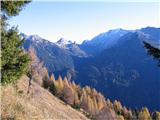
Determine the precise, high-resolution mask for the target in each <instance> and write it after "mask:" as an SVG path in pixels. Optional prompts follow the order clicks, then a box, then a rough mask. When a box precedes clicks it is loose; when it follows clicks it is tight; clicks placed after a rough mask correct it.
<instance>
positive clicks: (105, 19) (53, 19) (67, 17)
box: [9, 0, 160, 43]
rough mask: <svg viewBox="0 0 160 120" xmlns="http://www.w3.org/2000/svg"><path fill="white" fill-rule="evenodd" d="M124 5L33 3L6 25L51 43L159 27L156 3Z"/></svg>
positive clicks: (128, 3)
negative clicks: (113, 32)
mask: <svg viewBox="0 0 160 120" xmlns="http://www.w3.org/2000/svg"><path fill="white" fill-rule="evenodd" d="M113 1H114V2H113ZM126 1H127V0H123V2H116V0H112V2H111V1H110V2H106V1H101V2H96V1H94V2H93V1H92V2H89V1H88V2H71V1H70V2H65V0H63V1H61V2H57V1H54V0H52V1H51V0H50V1H32V3H30V4H28V5H27V6H26V7H25V9H23V11H22V12H21V13H20V14H19V16H16V17H13V18H11V19H10V21H9V22H10V24H11V26H12V25H15V26H16V25H18V29H19V31H20V32H23V33H25V34H28V35H31V34H38V35H39V36H41V37H43V38H45V39H48V40H50V41H53V42H55V41H57V40H59V39H60V38H61V37H63V38H65V39H68V40H72V41H76V42H77V43H81V42H82V41H83V40H86V39H91V38H93V37H94V36H96V35H97V34H99V33H101V32H106V31H108V30H109V29H115V28H124V29H137V28H141V27H146V26H154V27H159V24H158V21H160V15H159V14H160V13H159V4H158V1H157V2H156V1H155V2H151V1H150V0H146V2H144V1H141V2H126ZM139 1H140V0H139ZM152 1H154V0H152Z"/></svg>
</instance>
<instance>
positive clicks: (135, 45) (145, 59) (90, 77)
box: [21, 27, 160, 110]
mask: <svg viewBox="0 0 160 120" xmlns="http://www.w3.org/2000/svg"><path fill="white" fill-rule="evenodd" d="M21 36H22V37H23V38H24V39H25V42H24V45H23V47H24V48H25V49H29V47H33V48H34V49H35V51H36V54H37V56H38V57H39V59H40V60H42V61H44V64H45V66H46V67H47V68H48V71H49V73H54V74H55V76H56V77H57V76H58V75H59V74H60V75H62V76H67V77H68V79H71V80H74V81H75V82H77V83H79V84H81V85H82V86H84V85H90V86H92V87H95V88H96V89H97V90H99V91H100V92H102V93H103V94H104V95H105V96H106V97H108V98H110V99H112V100H115V99H118V100H120V101H121V102H122V103H123V104H124V105H126V106H128V107H132V108H139V107H142V106H147V107H148V108H150V109H151V110H153V109H154V110H156V109H157V110H160V68H158V66H157V61H156V60H154V59H153V58H152V57H151V56H150V55H148V54H147V51H146V49H145V48H144V44H143V41H145V42H147V43H150V44H151V45H152V46H154V47H156V48H158V49H160V28H154V27H146V28H142V29H138V30H123V29H115V30H110V31H108V32H105V33H101V34H99V35H97V36H96V37H94V38H93V39H92V40H90V41H84V42H83V43H82V44H76V43H73V42H71V41H68V40H65V39H63V38H61V39H60V40H58V41H57V42H56V43H52V42H49V41H47V40H45V39H43V38H41V37H39V36H37V35H30V36H27V35H25V34H21Z"/></svg>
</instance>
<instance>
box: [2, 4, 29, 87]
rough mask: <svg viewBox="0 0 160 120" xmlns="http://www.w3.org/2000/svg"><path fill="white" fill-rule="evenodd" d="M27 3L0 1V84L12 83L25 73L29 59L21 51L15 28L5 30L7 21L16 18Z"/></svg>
mask: <svg viewBox="0 0 160 120" xmlns="http://www.w3.org/2000/svg"><path fill="white" fill-rule="evenodd" d="M27 3H28V1H1V68H0V69H1V83H2V84H7V83H12V82H14V81H16V80H17V79H19V78H20V76H21V75H22V74H24V73H25V72H27V68H28V64H29V61H30V59H29V57H28V55H27V54H26V53H25V52H24V50H23V49H22V47H21V46H22V43H23V40H22V39H21V37H20V35H19V34H18V31H17V28H13V27H12V28H11V29H9V30H8V29H7V25H8V24H7V20H8V19H9V18H10V17H11V16H16V15H18V14H19V12H20V11H21V10H22V8H23V6H24V5H26V4H27Z"/></svg>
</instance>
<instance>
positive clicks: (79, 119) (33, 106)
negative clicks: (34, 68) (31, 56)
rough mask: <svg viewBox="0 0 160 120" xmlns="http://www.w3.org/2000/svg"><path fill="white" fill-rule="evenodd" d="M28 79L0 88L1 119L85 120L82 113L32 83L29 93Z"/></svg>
mask: <svg viewBox="0 0 160 120" xmlns="http://www.w3.org/2000/svg"><path fill="white" fill-rule="evenodd" d="M28 80H29V79H28V77H27V76H22V77H21V79H20V80H19V81H18V82H17V83H16V84H15V85H8V86H1V90H2V91H1V118H2V119H3V118H4V119H7V118H14V119H16V120H30V119H36V120H42V119H43V120H44V119H54V120H55V119H58V120H63V119H65V120H73V119H76V120H87V119H88V118H86V117H85V116H84V115H83V114H82V113H80V112H78V111H76V110H74V109H73V108H71V107H70V106H69V105H66V104H65V103H63V102H62V101H60V100H59V99H57V98H56V97H54V96H53V95H52V94H51V93H50V92H48V91H47V90H45V89H43V88H42V87H40V86H39V85H38V84H37V83H35V82H32V85H31V87H30V91H29V93H27V91H28Z"/></svg>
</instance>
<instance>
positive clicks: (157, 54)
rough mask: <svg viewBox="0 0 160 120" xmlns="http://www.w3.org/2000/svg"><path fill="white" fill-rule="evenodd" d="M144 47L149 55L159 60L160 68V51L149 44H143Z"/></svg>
mask: <svg viewBox="0 0 160 120" xmlns="http://www.w3.org/2000/svg"><path fill="white" fill-rule="evenodd" d="M143 43H144V47H145V48H147V51H148V54H149V55H152V56H153V58H154V59H157V60H158V66H159V67H160V50H159V49H158V48H155V47H153V46H152V45H150V44H149V43H147V42H143Z"/></svg>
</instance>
